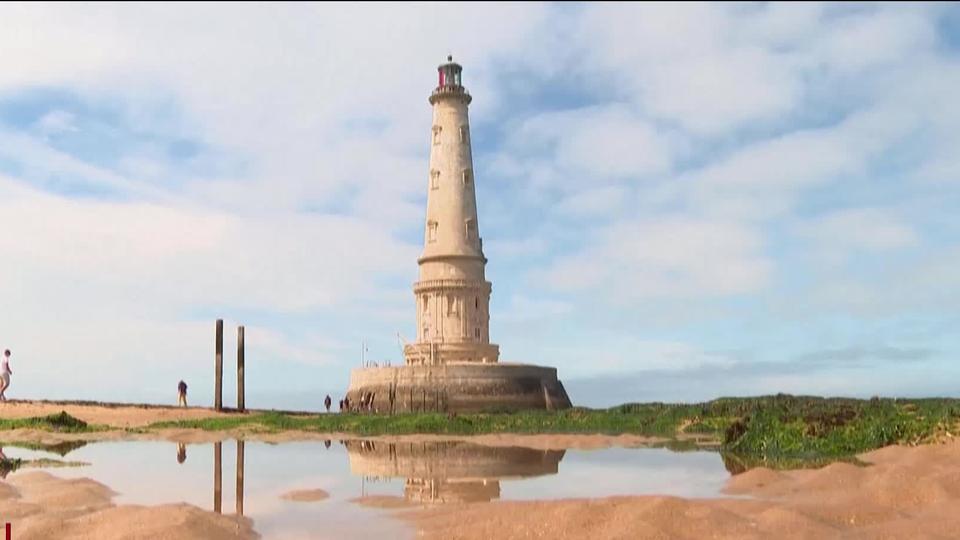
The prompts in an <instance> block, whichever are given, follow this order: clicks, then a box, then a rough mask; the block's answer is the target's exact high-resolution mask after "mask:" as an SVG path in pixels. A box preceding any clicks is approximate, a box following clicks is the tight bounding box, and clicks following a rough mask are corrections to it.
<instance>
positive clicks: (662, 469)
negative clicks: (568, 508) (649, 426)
mask: <svg viewBox="0 0 960 540" xmlns="http://www.w3.org/2000/svg"><path fill="white" fill-rule="evenodd" d="M729 477H730V474H729V473H728V472H727V471H726V469H725V468H724V466H723V461H722V460H721V458H720V455H719V454H718V453H716V452H709V451H701V452H673V451H671V450H667V449H660V448H657V449H654V448H644V449H628V448H609V449H605V450H602V451H580V450H569V451H568V452H567V455H566V456H565V457H564V461H563V471H562V474H560V475H559V476H558V477H557V478H556V479H554V478H550V477H542V478H533V479H530V480H526V481H523V482H509V483H504V486H503V493H502V495H501V496H502V497H503V498H505V499H527V500H530V499H559V498H579V497H609V496H612V495H646V494H649V495H654V494H656V495H674V496H679V497H710V496H716V494H717V493H719V491H720V490H721V489H722V487H723V485H724V484H725V483H726V481H727V480H728V479H729Z"/></svg>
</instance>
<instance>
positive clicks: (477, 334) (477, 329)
mask: <svg viewBox="0 0 960 540" xmlns="http://www.w3.org/2000/svg"><path fill="white" fill-rule="evenodd" d="M473 335H475V336H477V339H480V329H479V328H474V329H473Z"/></svg>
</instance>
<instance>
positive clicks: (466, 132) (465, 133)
mask: <svg viewBox="0 0 960 540" xmlns="http://www.w3.org/2000/svg"><path fill="white" fill-rule="evenodd" d="M460 142H462V143H468V142H470V128H469V127H467V126H460Z"/></svg>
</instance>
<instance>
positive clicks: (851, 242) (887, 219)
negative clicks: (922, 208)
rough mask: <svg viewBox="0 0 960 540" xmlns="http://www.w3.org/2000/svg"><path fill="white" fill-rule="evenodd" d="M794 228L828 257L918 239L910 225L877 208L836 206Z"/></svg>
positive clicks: (897, 245) (884, 248)
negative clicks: (833, 209)
mask: <svg viewBox="0 0 960 540" xmlns="http://www.w3.org/2000/svg"><path fill="white" fill-rule="evenodd" d="M796 231H797V232H796V233H797V235H798V236H800V237H801V238H804V239H806V240H808V241H809V242H811V243H812V244H813V249H814V251H815V252H816V253H817V254H819V256H821V257H824V258H826V259H829V260H838V259H839V260H844V259H846V258H847V257H849V256H850V255H852V254H853V252H854V251H861V252H885V251H891V250H897V249H901V248H906V247H911V246H915V245H916V244H917V243H918V242H919V236H918V234H917V232H916V231H915V230H914V229H913V227H911V226H910V225H909V224H907V223H904V222H903V221H902V220H900V219H898V218H897V217H896V216H895V215H893V214H892V213H891V212H889V211H884V210H882V209H878V208H848V209H844V210H838V211H835V212H831V213H829V214H826V215H823V216H820V217H818V218H815V219H811V220H807V221H805V222H802V223H800V224H798V225H797V227H796Z"/></svg>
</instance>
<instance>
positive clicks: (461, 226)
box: [347, 57, 570, 414]
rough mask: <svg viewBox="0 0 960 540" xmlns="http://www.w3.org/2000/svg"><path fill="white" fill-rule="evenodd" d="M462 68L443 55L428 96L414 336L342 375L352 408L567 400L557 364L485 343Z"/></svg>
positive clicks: (486, 321) (484, 406)
mask: <svg viewBox="0 0 960 540" xmlns="http://www.w3.org/2000/svg"><path fill="white" fill-rule="evenodd" d="M462 71H463V68H462V67H461V66H460V65H459V64H457V63H455V62H454V61H453V58H451V57H447V62H446V63H445V64H442V65H441V66H440V67H439V68H438V72H439V81H438V84H437V87H436V88H434V90H433V92H432V93H431V94H430V105H432V106H433V126H432V127H431V133H430V170H429V171H428V172H427V179H426V180H427V182H426V189H427V212H426V219H425V220H424V223H423V227H424V230H423V252H422V253H421V254H420V258H419V259H418V260H417V263H418V264H419V266H420V276H419V279H418V280H417V282H416V283H415V284H414V285H413V293H414V297H415V298H416V306H417V307H416V309H417V319H416V321H417V331H416V332H417V334H416V335H417V339H416V341H415V342H414V343H411V344H407V345H406V346H404V348H403V356H404V365H402V366H386V367H363V368H358V369H354V370H352V371H351V372H350V389H349V390H348V391H347V397H348V398H349V402H350V408H351V410H353V411H363V412H371V411H372V412H380V413H391V414H393V413H398V412H412V411H511V410H521V409H562V408H566V407H569V406H570V398H569V397H567V392H566V390H564V388H563V384H562V383H561V382H560V380H559V379H557V370H556V369H554V368H551V367H544V366H537V365H531V364H520V363H506V362H500V349H499V347H497V346H496V345H494V344H492V343H490V310H489V306H490V291H491V286H490V282H489V281H487V278H486V275H485V273H484V269H485V267H486V264H487V258H486V257H485V256H484V255H483V241H482V239H481V238H480V224H479V222H478V220H477V193H476V189H475V187H474V185H475V182H476V179H475V176H474V170H473V155H472V153H471V151H470V122H469V118H468V116H467V107H468V106H469V105H470V101H471V100H472V98H471V97H470V94H469V93H467V90H466V89H465V88H464V87H463V83H462V80H461V74H462Z"/></svg>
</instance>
